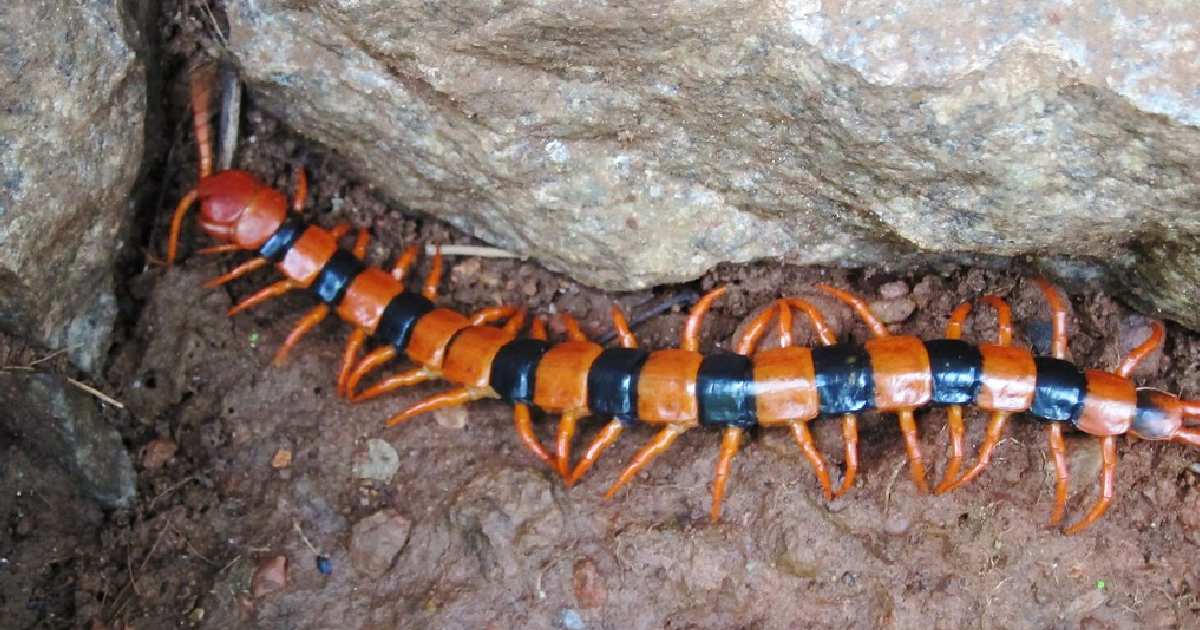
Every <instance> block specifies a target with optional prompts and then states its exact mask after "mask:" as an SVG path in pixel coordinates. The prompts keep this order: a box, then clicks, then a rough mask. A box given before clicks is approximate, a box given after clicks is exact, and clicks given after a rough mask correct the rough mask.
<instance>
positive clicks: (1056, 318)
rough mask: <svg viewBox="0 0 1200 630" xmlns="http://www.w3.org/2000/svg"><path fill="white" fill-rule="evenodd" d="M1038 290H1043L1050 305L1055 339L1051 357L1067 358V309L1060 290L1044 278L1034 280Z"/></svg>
mask: <svg viewBox="0 0 1200 630" xmlns="http://www.w3.org/2000/svg"><path fill="white" fill-rule="evenodd" d="M1033 281H1034V282H1035V283H1037V285H1038V288H1039V289H1041V290H1042V295H1043V296H1045V298H1046V303H1047V304H1049V305H1050V324H1051V329H1052V330H1053V337H1052V341H1051V344H1050V355H1051V356H1053V357H1054V358H1055V359H1065V358H1067V307H1066V304H1064V303H1063V299H1062V296H1061V295H1060V294H1059V293H1058V289H1056V288H1054V285H1052V284H1050V283H1049V282H1047V281H1046V280H1045V279H1044V278H1034V279H1033Z"/></svg>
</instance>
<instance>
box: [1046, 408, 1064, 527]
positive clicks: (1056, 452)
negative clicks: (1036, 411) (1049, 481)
mask: <svg viewBox="0 0 1200 630" xmlns="http://www.w3.org/2000/svg"><path fill="white" fill-rule="evenodd" d="M1046 435H1047V436H1048V437H1049V439H1050V455H1051V456H1052V457H1053V458H1054V472H1055V474H1056V480H1055V483H1054V511H1052V512H1051V513H1050V525H1058V524H1059V523H1060V522H1062V518H1063V515H1064V514H1066V512H1067V479H1069V477H1068V475H1067V445H1066V443H1065V442H1063V436H1062V425H1061V424H1059V423H1057V422H1054V423H1051V424H1050V426H1049V427H1048V428H1047V429H1046Z"/></svg>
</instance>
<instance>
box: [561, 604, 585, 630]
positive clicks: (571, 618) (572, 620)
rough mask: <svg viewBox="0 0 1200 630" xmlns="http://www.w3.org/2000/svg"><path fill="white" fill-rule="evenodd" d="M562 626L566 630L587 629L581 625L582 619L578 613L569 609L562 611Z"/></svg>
mask: <svg viewBox="0 0 1200 630" xmlns="http://www.w3.org/2000/svg"><path fill="white" fill-rule="evenodd" d="M562 625H563V627H564V628H566V629H567V630H583V629H584V628H585V627H587V626H585V625H583V617H580V616H579V613H577V612H575V611H574V610H571V609H570V608H566V609H563V612H562Z"/></svg>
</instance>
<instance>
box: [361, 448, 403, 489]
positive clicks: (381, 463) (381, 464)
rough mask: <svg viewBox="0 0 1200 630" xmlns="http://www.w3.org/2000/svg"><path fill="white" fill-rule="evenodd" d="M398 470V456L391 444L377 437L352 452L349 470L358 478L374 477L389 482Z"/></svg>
mask: <svg viewBox="0 0 1200 630" xmlns="http://www.w3.org/2000/svg"><path fill="white" fill-rule="evenodd" d="M397 470H400V456H399V455H398V454H397V453H396V449H395V448H392V445H391V444H388V443H387V442H385V441H383V440H381V439H379V438H371V439H369V440H367V443H366V447H365V448H361V449H358V450H357V451H355V453H354V463H353V465H352V467H351V472H352V473H353V474H354V476H355V477H356V478H358V479H374V480H376V481H382V482H384V483H387V482H390V481H391V480H392V477H393V476H395V475H396V471H397Z"/></svg>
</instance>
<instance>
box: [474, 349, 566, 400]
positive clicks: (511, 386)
mask: <svg viewBox="0 0 1200 630" xmlns="http://www.w3.org/2000/svg"><path fill="white" fill-rule="evenodd" d="M550 347H551V345H550V343H549V342H546V341H542V340H540V339H517V340H515V341H510V342H508V343H506V344H504V347H502V348H500V351H499V352H497V353H496V358H495V360H494V361H492V376H491V379H490V382H489V384H490V385H491V386H492V389H494V390H496V393H497V394H498V395H499V396H500V397H501V398H503V399H504V400H507V401H508V402H513V403H531V402H533V386H534V382H535V377H536V376H537V367H538V363H539V362H540V361H541V360H542V355H543V354H546V351H547V350H549V349H550Z"/></svg>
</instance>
